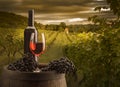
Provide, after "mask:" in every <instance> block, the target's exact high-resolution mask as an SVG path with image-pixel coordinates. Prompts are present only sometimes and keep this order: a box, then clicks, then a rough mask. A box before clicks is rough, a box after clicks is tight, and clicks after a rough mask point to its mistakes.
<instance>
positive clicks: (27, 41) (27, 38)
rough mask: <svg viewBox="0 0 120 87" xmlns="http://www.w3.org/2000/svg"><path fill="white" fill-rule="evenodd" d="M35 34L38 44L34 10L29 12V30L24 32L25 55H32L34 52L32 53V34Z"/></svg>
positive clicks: (35, 40)
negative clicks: (30, 45)
mask: <svg viewBox="0 0 120 87" xmlns="http://www.w3.org/2000/svg"><path fill="white" fill-rule="evenodd" d="M32 33H34V35H35V36H34V42H35V43H36V42H37V30H36V28H35V26H34V10H29V12H28V26H27V28H26V29H25V30H24V54H28V53H30V54H32V52H31V51H30V47H29V44H30V37H31V34H32Z"/></svg>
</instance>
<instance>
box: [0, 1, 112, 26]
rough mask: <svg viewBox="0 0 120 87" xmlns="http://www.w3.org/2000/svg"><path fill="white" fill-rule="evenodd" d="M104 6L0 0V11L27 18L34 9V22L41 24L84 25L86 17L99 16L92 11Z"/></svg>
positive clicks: (96, 2)
mask: <svg viewBox="0 0 120 87" xmlns="http://www.w3.org/2000/svg"><path fill="white" fill-rule="evenodd" d="M105 5H106V2H105V1H104V0H0V11H9V12H14V13H16V14H20V15H23V16H27V14H28V10H30V9H34V11H35V20H36V21H37V22H39V23H42V24H59V23H60V22H65V23H67V24H86V23H88V22H87V18H88V17H90V16H92V15H95V14H99V15H101V14H100V13H99V12H95V11H94V10H93V9H94V8H95V7H96V6H105ZM108 10H109V9H108ZM106 14H109V15H110V13H107V12H104V14H103V15H106Z"/></svg>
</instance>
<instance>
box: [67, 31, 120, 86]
mask: <svg viewBox="0 0 120 87" xmlns="http://www.w3.org/2000/svg"><path fill="white" fill-rule="evenodd" d="M119 34H120V29H111V30H108V29H106V30H104V32H102V33H100V34H98V33H91V32H89V33H80V34H78V38H79V39H78V40H77V41H76V42H74V43H71V44H70V45H67V46H65V54H66V56H67V57H68V58H70V59H71V60H72V61H73V62H74V63H75V65H76V66H77V68H78V70H80V71H81V72H82V74H81V75H83V78H82V79H81V80H79V81H78V84H79V86H80V87H119V86H120V83H119V81H120V79H119V78H120V74H119V73H120V59H119V58H120V36H119ZM70 87H72V86H70Z"/></svg>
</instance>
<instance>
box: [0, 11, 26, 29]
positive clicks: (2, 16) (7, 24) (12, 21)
mask: <svg viewBox="0 0 120 87" xmlns="http://www.w3.org/2000/svg"><path fill="white" fill-rule="evenodd" d="M26 26H27V18H26V17H23V16H20V15H16V14H14V13H8V12H0V27H1V28H19V27H20V28H25V27H26Z"/></svg>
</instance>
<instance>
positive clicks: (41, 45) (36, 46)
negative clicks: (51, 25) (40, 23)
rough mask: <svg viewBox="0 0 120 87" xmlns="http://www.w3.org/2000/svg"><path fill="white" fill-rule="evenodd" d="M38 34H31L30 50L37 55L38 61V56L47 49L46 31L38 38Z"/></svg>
mask: <svg viewBox="0 0 120 87" xmlns="http://www.w3.org/2000/svg"><path fill="white" fill-rule="evenodd" d="M35 39H37V36H35V33H32V34H31V38H30V50H31V52H32V54H33V55H35V58H36V61H37V56H40V55H41V54H43V52H44V50H45V35H44V33H41V36H38V40H39V41H37V40H35Z"/></svg>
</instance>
